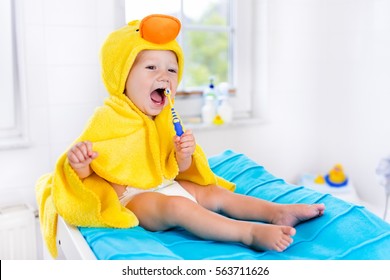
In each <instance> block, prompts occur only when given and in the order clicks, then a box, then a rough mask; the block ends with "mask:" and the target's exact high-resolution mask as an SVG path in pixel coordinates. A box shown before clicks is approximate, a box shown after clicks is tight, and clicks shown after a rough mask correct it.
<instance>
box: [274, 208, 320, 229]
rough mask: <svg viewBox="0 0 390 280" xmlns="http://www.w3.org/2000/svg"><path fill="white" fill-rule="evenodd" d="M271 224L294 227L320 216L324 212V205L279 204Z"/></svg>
mask: <svg viewBox="0 0 390 280" xmlns="http://www.w3.org/2000/svg"><path fill="white" fill-rule="evenodd" d="M279 207H280V208H279V211H277V213H276V215H275V218H274V219H273V220H272V223H273V224H276V225H285V226H292V227H293V226H295V225H296V224H298V223H301V222H304V221H307V220H310V219H313V218H316V217H319V216H322V215H323V214H324V211H325V205H324V204H322V203H321V204H280V205H279Z"/></svg>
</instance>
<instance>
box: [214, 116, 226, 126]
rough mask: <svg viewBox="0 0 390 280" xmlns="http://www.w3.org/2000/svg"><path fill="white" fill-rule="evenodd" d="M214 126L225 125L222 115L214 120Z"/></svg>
mask: <svg viewBox="0 0 390 280" xmlns="http://www.w3.org/2000/svg"><path fill="white" fill-rule="evenodd" d="M213 124H215V125H222V124H224V121H223V119H222V118H221V116H220V115H216V116H215V118H214V120H213Z"/></svg>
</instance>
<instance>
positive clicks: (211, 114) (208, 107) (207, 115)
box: [202, 96, 217, 124]
mask: <svg viewBox="0 0 390 280" xmlns="http://www.w3.org/2000/svg"><path fill="white" fill-rule="evenodd" d="M216 114H217V112H216V109H215V98H214V97H212V96H206V97H205V103H204V105H203V107H202V121H203V123H204V124H212V123H213V120H214V118H215V116H216Z"/></svg>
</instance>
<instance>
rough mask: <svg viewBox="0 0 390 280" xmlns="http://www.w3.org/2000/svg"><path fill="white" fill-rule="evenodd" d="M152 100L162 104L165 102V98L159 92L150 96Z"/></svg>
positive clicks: (154, 92)
mask: <svg viewBox="0 0 390 280" xmlns="http://www.w3.org/2000/svg"><path fill="white" fill-rule="evenodd" d="M150 98H151V99H152V101H153V102H155V103H160V104H161V102H162V101H163V97H162V96H161V94H159V93H158V92H157V91H153V92H152V93H151V94H150Z"/></svg>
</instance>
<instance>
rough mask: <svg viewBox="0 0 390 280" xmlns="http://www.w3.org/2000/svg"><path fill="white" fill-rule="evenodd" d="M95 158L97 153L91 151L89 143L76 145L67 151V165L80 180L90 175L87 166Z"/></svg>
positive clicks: (84, 142)
mask: <svg viewBox="0 0 390 280" xmlns="http://www.w3.org/2000/svg"><path fill="white" fill-rule="evenodd" d="M97 156H98V154H97V152H94V151H93V150H92V143H91V142H89V141H83V142H79V143H76V144H75V145H74V146H73V147H72V148H71V149H70V150H69V151H68V161H69V164H70V166H72V168H73V169H74V170H75V171H76V172H77V173H78V175H79V176H80V177H81V178H85V177H88V176H89V175H90V174H91V171H90V168H89V164H90V163H91V162H92V160H94V159H95V158H96V157H97Z"/></svg>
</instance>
